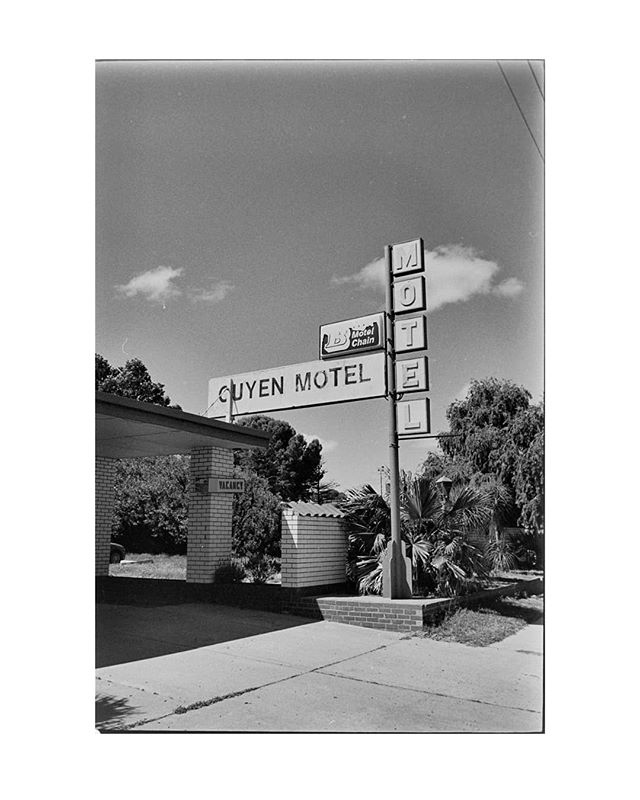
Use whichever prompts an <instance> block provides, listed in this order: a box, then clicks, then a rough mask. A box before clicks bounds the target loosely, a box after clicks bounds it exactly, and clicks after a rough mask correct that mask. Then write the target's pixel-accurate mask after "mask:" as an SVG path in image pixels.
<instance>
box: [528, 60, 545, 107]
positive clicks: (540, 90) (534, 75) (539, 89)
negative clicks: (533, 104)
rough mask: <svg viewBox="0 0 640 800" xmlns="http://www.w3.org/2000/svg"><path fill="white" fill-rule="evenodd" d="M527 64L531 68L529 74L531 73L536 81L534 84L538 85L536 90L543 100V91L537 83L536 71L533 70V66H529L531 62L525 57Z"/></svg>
mask: <svg viewBox="0 0 640 800" xmlns="http://www.w3.org/2000/svg"><path fill="white" fill-rule="evenodd" d="M527 64H528V65H529V69H530V70H531V74H532V75H533V80H534V81H535V82H536V86H537V87H538V91H539V92H540V94H541V96H542V99H543V100H544V92H543V91H542V88H541V87H540V84H539V83H538V79H537V78H536V73H535V72H534V71H533V67H532V66H531V62H530V61H529V59H527Z"/></svg>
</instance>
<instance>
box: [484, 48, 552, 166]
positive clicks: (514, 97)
mask: <svg viewBox="0 0 640 800" xmlns="http://www.w3.org/2000/svg"><path fill="white" fill-rule="evenodd" d="M496 63H497V65H498V67H499V69H500V72H501V73H502V77H503V78H504V81H505V83H506V84H507V88H508V89H509V91H510V92H511V97H513V101H514V102H515V104H516V106H517V108H518V111H519V112H520V116H521V117H522V121H523V122H524V124H525V125H526V126H527V130H528V131H529V136H531V139H532V140H533V143H534V144H535V146H536V150H537V151H538V153H539V154H540V158H541V159H542V163H543V164H544V156H543V155H542V151H541V150H540V148H539V147H538V143H537V142H536V137H535V136H534V135H533V131H532V130H531V128H530V127H529V123H528V122H527V118H526V117H525V115H524V113H523V112H522V109H521V108H520V103H519V102H518V98H517V97H516V95H515V93H514V91H513V89H512V88H511V84H510V83H509V80H508V78H507V76H506V74H505V71H504V70H503V69H502V64H501V63H500V62H499V61H497V62H496Z"/></svg>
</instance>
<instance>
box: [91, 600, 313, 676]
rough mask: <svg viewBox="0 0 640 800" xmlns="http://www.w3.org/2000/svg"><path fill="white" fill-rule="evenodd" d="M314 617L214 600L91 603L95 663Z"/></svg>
mask: <svg viewBox="0 0 640 800" xmlns="http://www.w3.org/2000/svg"><path fill="white" fill-rule="evenodd" d="M314 621H315V620H310V619H306V618H304V617H291V616H287V615H285V614H273V613H270V612H268V611H256V610H249V609H243V608H232V607H230V606H223V605H217V604H214V603H183V604H180V605H174V606H168V605H162V606H127V605H109V604H104V603H100V604H98V605H97V606H96V667H97V668H98V669H99V668H101V667H107V666H113V665H115V664H125V663H128V662H130V661H140V660H142V659H147V658H155V657H157V656H165V655H169V654H171V653H181V652H184V651H186V650H193V649H195V648H198V647H206V646H207V645H213V644H220V643H221V642H229V641H233V640H235V639H243V638H245V637H248V636H258V635H260V634H262V633H270V632H271V631H279V630H284V629H286V628H293V627H298V626H300V625H309V624H311V623H313V622H314Z"/></svg>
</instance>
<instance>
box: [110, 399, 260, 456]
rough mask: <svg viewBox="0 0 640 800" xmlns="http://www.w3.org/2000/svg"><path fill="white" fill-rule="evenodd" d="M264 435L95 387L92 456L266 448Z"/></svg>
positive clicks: (151, 454) (149, 454) (154, 454)
mask: <svg viewBox="0 0 640 800" xmlns="http://www.w3.org/2000/svg"><path fill="white" fill-rule="evenodd" d="M268 441H269V434H268V433H265V432H264V431H258V430H255V429H254V428H244V427H242V426H240V425H233V424H230V423H228V422H220V420H215V419H208V418H207V417H201V416H199V415H198V414H189V413H187V412H186V411H178V410H176V409H175V408H166V407H164V406H157V405H153V404H152V403H140V402H138V401H137V400H129V398H127V397H118V396H117V395H114V394H106V393H105V392H96V455H97V456H102V457H103V458H139V457H141V456H166V455H173V454H176V453H188V452H189V451H190V450H191V449H192V448H194V447H222V448H227V449H231V448H241V449H247V448H250V447H262V448H264V447H266V446H267V442H268Z"/></svg>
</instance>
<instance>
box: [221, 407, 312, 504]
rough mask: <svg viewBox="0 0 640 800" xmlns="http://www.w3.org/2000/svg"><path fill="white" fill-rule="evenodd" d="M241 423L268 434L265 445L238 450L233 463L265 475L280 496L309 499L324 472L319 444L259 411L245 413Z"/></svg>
mask: <svg viewBox="0 0 640 800" xmlns="http://www.w3.org/2000/svg"><path fill="white" fill-rule="evenodd" d="M241 424H242V425H244V426H245V427H248V428H256V429H258V430H261V431H266V432H268V433H269V434H270V435H271V438H270V439H269V444H268V445H267V447H266V449H264V450H258V449H257V448H256V449H254V450H237V451H236V453H235V463H236V466H237V467H239V468H240V469H241V470H243V471H244V472H253V473H255V474H256V475H260V476H261V477H263V478H265V479H266V481H267V483H268V486H269V491H271V492H272V493H273V494H277V495H279V496H280V497H281V498H282V500H284V501H288V500H309V499H310V498H312V497H314V496H315V495H316V494H317V490H318V484H319V482H320V481H321V480H322V478H323V476H324V472H325V471H324V468H323V466H322V445H321V444H320V442H319V441H318V440H317V439H312V440H311V441H310V442H307V441H306V439H305V438H304V436H302V434H300V433H296V431H295V429H294V428H293V427H292V426H291V425H290V424H289V423H288V422H285V421H284V420H279V419H272V418H271V417H265V416H262V415H255V416H251V417H246V418H245V419H243V420H242V423H241Z"/></svg>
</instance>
